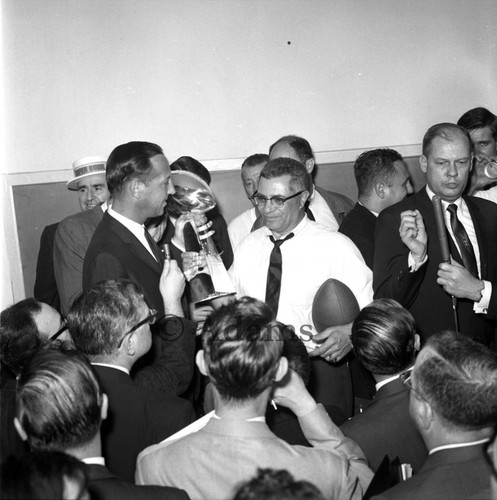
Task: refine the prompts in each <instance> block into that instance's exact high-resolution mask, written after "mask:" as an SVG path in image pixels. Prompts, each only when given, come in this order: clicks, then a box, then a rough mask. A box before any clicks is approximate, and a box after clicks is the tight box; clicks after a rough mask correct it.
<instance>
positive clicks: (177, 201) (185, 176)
mask: <svg viewBox="0 0 497 500" xmlns="http://www.w3.org/2000/svg"><path fill="white" fill-rule="evenodd" d="M171 181H172V183H173V185H174V188H175V190H176V192H175V194H173V195H172V196H170V197H169V200H168V202H167V210H168V212H169V213H170V214H171V215H173V216H174V217H179V216H180V215H182V214H187V213H190V214H205V213H206V212H208V211H209V210H212V209H213V208H214V207H215V206H216V199H215V197H214V193H213V192H212V190H211V188H210V186H209V185H208V184H207V183H206V182H205V181H204V180H203V179H201V178H200V177H199V176H198V175H196V174H193V173H192V172H188V171H185V170H175V171H173V172H171ZM211 234H212V233H210V234H209V228H208V227H206V226H205V225H204V226H201V227H198V228H197V227H196V226H195V221H194V218H193V217H192V219H191V221H189V222H187V223H185V227H184V229H183V236H184V241H185V250H186V251H187V252H200V251H201V250H203V253H204V254H205V257H206V261H207V267H208V270H206V269H202V270H199V272H198V273H197V274H196V275H195V276H193V278H191V279H190V281H189V286H190V296H191V301H192V302H193V303H194V304H195V305H203V304H206V303H207V302H209V301H211V300H213V299H217V298H219V297H226V296H229V295H234V294H235V290H234V287H233V284H232V283H231V279H230V277H229V275H228V272H227V271H226V268H225V267H224V264H223V261H222V260H221V256H220V254H219V252H218V249H217V248H216V244H215V243H214V241H213V239H212V236H211Z"/></svg>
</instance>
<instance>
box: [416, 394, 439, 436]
mask: <svg viewBox="0 0 497 500" xmlns="http://www.w3.org/2000/svg"><path fill="white" fill-rule="evenodd" d="M410 397H411V398H414V401H411V403H410V404H411V407H412V409H413V411H412V412H411V417H412V418H413V420H414V421H415V423H416V426H417V427H418V429H419V430H420V431H424V432H426V431H428V430H429V429H430V427H431V426H432V425H433V423H434V422H433V419H434V417H435V414H434V412H433V409H432V407H431V405H430V403H428V401H426V400H424V399H423V398H421V397H419V396H418V395H417V394H411V395H410Z"/></svg>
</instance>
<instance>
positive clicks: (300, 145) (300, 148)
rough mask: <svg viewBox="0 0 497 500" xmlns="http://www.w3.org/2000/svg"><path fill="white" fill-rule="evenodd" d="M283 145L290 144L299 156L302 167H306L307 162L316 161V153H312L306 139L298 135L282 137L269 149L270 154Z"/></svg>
mask: <svg viewBox="0 0 497 500" xmlns="http://www.w3.org/2000/svg"><path fill="white" fill-rule="evenodd" d="M281 143H285V144H288V145H289V146H290V147H291V148H292V149H293V150H294V151H295V154H296V155H297V156H298V158H299V160H300V162H301V163H302V165H305V162H306V161H307V160H311V159H312V160H314V153H313V152H312V148H311V145H310V144H309V142H308V141H307V140H306V139H304V138H303V137H299V136H298V135H285V136H283V137H280V138H279V139H278V140H277V141H276V142H275V143H274V144H272V145H271V147H270V148H269V154H271V151H272V150H273V148H274V147H275V146H277V145H278V144H281Z"/></svg>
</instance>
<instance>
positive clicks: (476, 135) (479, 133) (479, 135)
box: [469, 127, 493, 142]
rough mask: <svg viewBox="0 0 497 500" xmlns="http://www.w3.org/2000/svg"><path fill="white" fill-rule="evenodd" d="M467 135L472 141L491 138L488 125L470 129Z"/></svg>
mask: <svg viewBox="0 0 497 500" xmlns="http://www.w3.org/2000/svg"><path fill="white" fill-rule="evenodd" d="M469 135H470V137H471V140H472V141H473V142H476V141H482V140H489V139H492V138H493V136H492V131H491V130H490V127H482V128H476V129H474V130H470V131H469Z"/></svg>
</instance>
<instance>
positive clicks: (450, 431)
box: [375, 332, 497, 500]
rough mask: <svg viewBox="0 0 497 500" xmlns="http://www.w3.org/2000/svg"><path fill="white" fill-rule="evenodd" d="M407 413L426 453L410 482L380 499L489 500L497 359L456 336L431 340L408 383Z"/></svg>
mask: <svg viewBox="0 0 497 500" xmlns="http://www.w3.org/2000/svg"><path fill="white" fill-rule="evenodd" d="M406 384H407V385H408V387H409V388H410V391H411V394H410V401H409V405H410V408H409V411H410V415H411V418H412V419H413V420H414V423H415V425H416V427H417V428H418V430H419V432H420V433H421V436H422V437H423V440H424V442H425V444H426V447H427V448H428V458H427V459H426V462H425V463H424V465H423V467H422V468H421V470H420V471H419V472H418V473H417V474H416V475H414V476H413V477H412V478H411V479H408V480H407V481H405V482H403V483H401V484H399V485H397V486H395V487H394V488H392V489H390V490H387V491H386V492H384V493H383V494H382V495H380V496H379V497H375V498H378V499H379V498H381V499H394V498H402V499H403V500H411V499H414V498H423V499H424V498H451V499H456V500H457V499H461V500H462V499H467V498H478V499H480V500H486V499H489V500H490V499H491V498H492V495H491V493H490V477H491V470H490V468H489V467H488V464H487V463H486V460H487V457H486V448H487V446H488V442H489V441H490V439H491V437H492V436H493V433H494V429H495V424H496V421H497V358H496V356H495V354H494V353H492V352H491V351H490V350H489V349H488V348H487V347H485V346H483V345H481V344H480V343H478V342H475V341H473V340H470V339H468V338H467V337H465V336H464V335H461V334H458V333H454V332H444V333H439V334H436V335H434V336H432V337H430V338H429V339H428V341H427V343H426V344H425V346H424V347H423V349H422V350H421V352H420V353H419V355H418V357H417V359H416V363H415V364H414V369H413V371H412V375H411V377H410V379H406Z"/></svg>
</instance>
